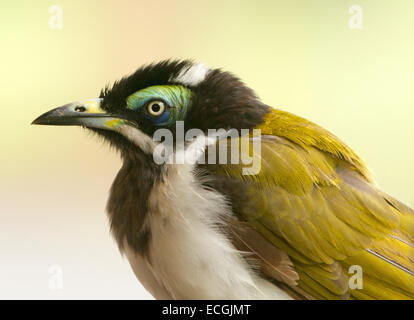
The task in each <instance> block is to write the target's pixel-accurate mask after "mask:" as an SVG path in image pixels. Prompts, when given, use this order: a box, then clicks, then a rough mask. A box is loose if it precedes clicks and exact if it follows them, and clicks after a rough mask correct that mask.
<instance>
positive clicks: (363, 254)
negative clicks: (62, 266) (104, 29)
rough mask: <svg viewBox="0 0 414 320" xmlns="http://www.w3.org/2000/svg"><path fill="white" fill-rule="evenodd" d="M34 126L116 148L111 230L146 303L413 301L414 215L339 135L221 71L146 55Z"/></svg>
mask: <svg viewBox="0 0 414 320" xmlns="http://www.w3.org/2000/svg"><path fill="white" fill-rule="evenodd" d="M33 124H37V125H74V126H81V127H84V128H86V129H87V130H89V131H92V132H94V133H95V134H97V135H98V136H99V137H101V138H103V139H104V141H106V142H108V143H109V144H110V145H111V146H113V147H114V149H115V150H117V151H118V152H119V155H120V158H121V160H122V167H121V169H120V171H119V172H118V174H117V175H116V178H115V180H114V182H113V184H112V186H111V189H110V194H109V199H108V202H107V209H106V211H107V215H108V218H109V219H108V220H109V223H110V229H111V234H112V235H113V238H114V239H115V241H116V244H117V246H118V248H119V250H120V252H121V253H122V254H123V255H124V256H125V257H126V258H127V260H128V262H129V264H130V266H131V268H132V271H133V272H134V274H135V276H136V278H137V279H138V281H139V282H140V283H141V284H142V285H143V286H144V287H145V289H146V290H147V291H148V292H150V293H151V294H152V296H153V297H154V298H155V299H162V300H163V299H275V300H290V299H294V300H320V299H329V300H347V299H357V300H365V299H368V300H372V299H378V300H388V299H407V300H412V299H414V211H413V210H412V209H411V208H409V207H408V206H406V205H405V204H403V203H402V202H400V201H398V200H397V199H395V198H393V197H392V196H390V195H388V194H387V193H385V192H383V191H381V189H380V188H379V187H378V185H377V183H376V182H375V180H374V179H373V176H372V173H371V172H370V170H369V169H368V167H367V165H366V164H365V163H364V161H363V160H362V159H361V158H360V157H359V156H358V155H357V154H356V153H355V152H354V151H353V150H352V149H351V148H350V147H349V146H348V145H347V144H345V143H344V142H343V141H342V140H340V139H339V138H338V137H336V136H335V135H334V134H332V133H330V132H329V131H327V130H325V129H324V128H322V127H321V126H319V125H317V124H315V123H313V122H311V121H308V120H306V119H304V118H302V117H300V116H297V115H294V114H292V113H289V112H288V111H284V110H281V109H278V108H274V107H271V106H269V105H267V104H265V103H264V102H262V101H261V100H260V98H259V97H258V96H257V95H256V93H255V92H254V91H253V90H252V89H251V88H249V87H248V86H247V85H246V84H245V83H244V82H243V81H242V80H241V79H240V78H238V77H237V76H236V75H234V74H232V73H230V72H227V71H224V70H222V69H220V68H210V67H208V66H207V65H205V64H203V63H199V62H195V61H193V60H173V59H169V60H163V61H159V62H154V63H152V64H147V65H143V66H141V67H139V68H138V69H137V70H136V71H135V72H133V73H131V74H129V75H127V76H125V77H123V78H121V79H120V80H118V81H115V82H114V83H112V84H107V85H106V86H105V87H104V88H103V89H102V90H101V92H100V94H99V97H98V98H95V99H89V100H80V101H76V102H73V103H69V104H66V105H63V106H61V107H58V108H55V109H53V110H51V111H48V112H46V113H44V114H42V115H41V116H40V117H38V118H37V119H36V120H34V121H33ZM179 124H180V125H181V126H179ZM190 131H191V134H189V135H190V136H191V137H190V138H188V139H187V133H190ZM231 131H232V132H233V133H235V134H234V135H233V134H232V135H230V134H229V132H231ZM183 132H184V133H185V135H184V139H183V136H182V134H183ZM246 132H247V133H246ZM255 132H256V133H255ZM257 132H259V133H258V134H257ZM179 136H180V137H179ZM171 137H172V139H173V140H172V144H171V142H170V141H171ZM167 140H168V141H167ZM243 141H244V142H243ZM233 143H235V144H234V145H235V147H233ZM237 143H239V144H237ZM243 143H245V146H246V148H247V149H244V151H243V150H241V149H243ZM255 143H256V146H257V148H256V149H255ZM234 150H236V151H237V152H234ZM240 150H241V151H240ZM246 150H247V151H246ZM210 151H211V152H210ZM213 151H215V153H216V155H217V153H218V154H220V152H222V151H223V152H224V151H228V152H232V153H231V154H232V155H233V153H234V154H236V156H235V159H233V158H232V159H231V161H230V160H229V159H224V160H223V161H214V160H216V159H213V160H211V161H209V159H207V158H208V157H207V155H210V154H213V155H214V152H213ZM155 154H158V157H156V156H155ZM179 155H180V157H181V158H183V157H184V161H178V160H177V159H178V158H180V157H178V156H179ZM183 155H184V156H183ZM187 156H188V157H187ZM243 156H244V158H246V157H247V158H249V157H250V159H256V160H257V161H258V163H259V166H258V168H256V169H254V170H253V169H252V167H253V165H252V166H250V167H249V164H251V162H252V161H253V160H252V161H250V162H246V161H245V162H243V159H242V158H243ZM181 158H180V159H181ZM212 158H213V157H212ZM227 158H229V157H227ZM157 159H158V160H161V161H158V160H157ZM174 159H175V160H174ZM219 160H220V159H219ZM233 160H234V161H233Z"/></svg>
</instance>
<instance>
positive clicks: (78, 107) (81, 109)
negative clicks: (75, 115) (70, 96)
mask: <svg viewBox="0 0 414 320" xmlns="http://www.w3.org/2000/svg"><path fill="white" fill-rule="evenodd" d="M75 111H77V112H85V111H86V108H85V107H83V106H77V107H75Z"/></svg>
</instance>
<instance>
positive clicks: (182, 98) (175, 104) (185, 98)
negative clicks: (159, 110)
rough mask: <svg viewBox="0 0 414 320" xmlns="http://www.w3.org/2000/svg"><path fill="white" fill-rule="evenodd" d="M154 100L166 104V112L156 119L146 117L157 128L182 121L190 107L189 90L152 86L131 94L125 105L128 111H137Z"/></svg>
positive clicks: (181, 87) (177, 87)
mask: <svg viewBox="0 0 414 320" xmlns="http://www.w3.org/2000/svg"><path fill="white" fill-rule="evenodd" d="M154 100H161V101H163V102H164V103H165V104H167V107H166V110H165V112H164V113H163V114H161V115H160V116H158V117H152V116H149V115H146V117H147V118H149V119H151V120H152V121H153V122H154V124H155V125H157V126H161V125H169V124H172V123H174V122H175V121H179V120H184V118H185V114H186V113H187V110H188V108H189V107H190V105H191V90H190V89H188V88H186V87H183V86H180V85H166V86H152V87H148V88H145V89H142V90H140V91H137V92H135V93H133V94H131V95H130V96H129V97H128V98H127V99H126V103H127V107H128V108H129V109H131V110H134V111H139V110H140V109H141V108H142V107H144V106H146V105H147V104H148V103H149V102H151V101H154ZM144 112H145V111H144Z"/></svg>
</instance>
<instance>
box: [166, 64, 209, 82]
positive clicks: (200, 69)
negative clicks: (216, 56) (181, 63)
mask: <svg viewBox="0 0 414 320" xmlns="http://www.w3.org/2000/svg"><path fill="white" fill-rule="evenodd" d="M209 71H210V68H209V67H208V66H206V65H205V64H204V63H196V64H193V65H191V66H189V67H188V66H187V67H184V68H183V69H182V70H181V71H180V73H179V74H178V76H177V77H175V78H172V79H170V81H173V82H178V83H181V84H184V85H187V86H196V85H198V84H200V83H201V82H203V81H204V79H205V78H206V76H207V74H208V72H209Z"/></svg>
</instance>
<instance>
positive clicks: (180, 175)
mask: <svg viewBox="0 0 414 320" xmlns="http://www.w3.org/2000/svg"><path fill="white" fill-rule="evenodd" d="M148 210H149V212H148V219H149V225H150V229H151V242H150V245H149V257H148V258H146V257H144V258H143V257H140V256H139V255H136V254H135V253H133V252H132V250H131V249H130V248H127V250H126V255H127V257H128V259H129V262H130V264H131V266H132V268H133V269H134V273H135V274H137V277H138V279H139V280H140V281H141V282H142V284H143V285H144V286H145V288H146V289H147V290H148V291H150V292H151V294H152V295H153V296H154V297H155V298H157V299H168V298H172V299H290V297H289V296H288V295H287V294H286V293H284V292H283V291H282V290H281V289H279V288H278V287H276V286H275V285H274V284H272V283H271V282H269V281H267V280H265V279H263V278H261V277H259V276H258V275H257V274H256V273H255V272H254V271H253V270H252V269H251V267H250V266H249V265H248V264H247V263H246V261H245V260H244V259H243V257H242V253H241V252H240V251H237V250H236V249H235V248H234V246H233V245H232V243H231V242H230V240H229V239H228V238H227V236H226V235H225V233H224V232H223V231H222V229H221V228H220V226H221V225H223V223H224V222H223V218H224V217H225V216H227V215H230V214H231V209H230V207H229V205H228V204H227V202H226V200H225V198H224V197H223V196H222V195H221V194H219V193H217V192H216V191H214V190H207V189H205V188H203V187H202V186H201V185H200V182H199V180H198V179H197V177H196V175H195V173H194V167H193V166H191V165H188V164H184V165H169V166H168V172H167V174H166V175H165V177H164V180H163V182H160V183H158V184H157V185H155V186H154V189H153V190H152V192H151V195H150V197H149V208H148Z"/></svg>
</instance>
